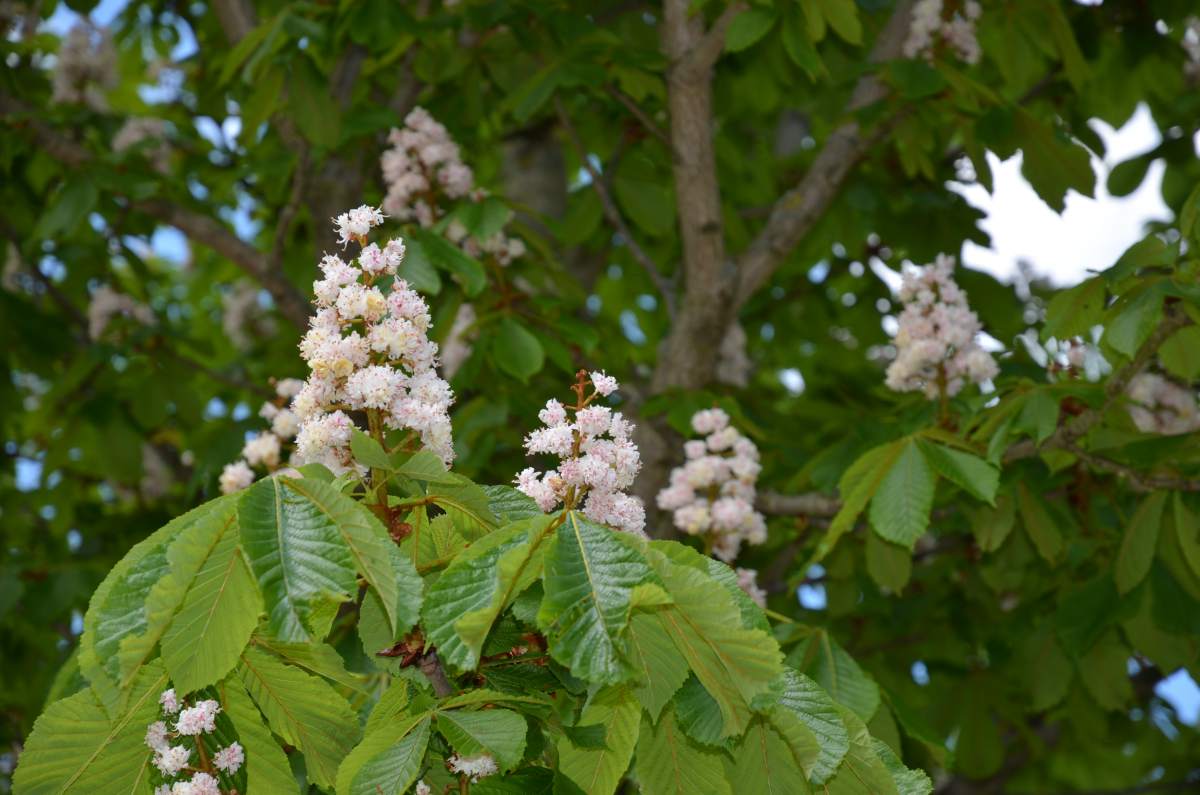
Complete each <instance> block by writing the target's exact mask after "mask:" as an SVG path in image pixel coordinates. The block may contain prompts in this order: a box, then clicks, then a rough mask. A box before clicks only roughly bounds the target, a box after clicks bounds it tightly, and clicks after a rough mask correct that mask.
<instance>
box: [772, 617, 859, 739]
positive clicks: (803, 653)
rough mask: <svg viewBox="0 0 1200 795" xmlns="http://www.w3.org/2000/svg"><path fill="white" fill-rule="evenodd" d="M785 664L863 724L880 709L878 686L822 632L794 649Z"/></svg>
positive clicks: (839, 646) (837, 644)
mask: <svg viewBox="0 0 1200 795" xmlns="http://www.w3.org/2000/svg"><path fill="white" fill-rule="evenodd" d="M788 664H789V665H791V666H793V667H794V668H795V669H796V670H797V671H800V672H802V673H805V674H808V675H809V676H811V677H812V678H813V679H814V680H816V682H817V684H819V685H820V686H821V687H822V688H824V689H825V691H826V692H827V693H828V694H829V695H830V696H832V697H833V699H834V701H836V702H838V703H839V704H841V705H843V706H846V707H849V708H850V709H851V710H852V711H853V712H854V713H855V714H857V715H858V716H859V718H861V719H862V720H864V721H866V720H870V719H871V717H872V716H874V714H875V710H877V709H879V685H877V684H875V682H874V680H872V679H871V678H870V677H869V676H868V675H867V674H866V673H864V672H863V670H862V668H860V667H859V666H858V663H856V662H855V661H854V658H853V657H851V656H850V655H849V654H848V653H847V652H846V650H845V649H843V648H842V647H841V645H840V644H839V643H838V642H837V641H836V640H834V639H833V638H832V637H831V636H830V635H829V633H828V632H826V631H825V630H823V629H818V630H815V631H813V633H812V634H811V635H810V636H809V637H808V639H807V640H805V641H804V642H803V643H801V644H800V645H799V646H797V647H796V648H795V649H793V650H792V652H791V653H790V654H789V655H788Z"/></svg>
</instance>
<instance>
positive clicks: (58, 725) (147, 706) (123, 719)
mask: <svg viewBox="0 0 1200 795" xmlns="http://www.w3.org/2000/svg"><path fill="white" fill-rule="evenodd" d="M166 685H167V675H166V673H165V672H164V671H163V669H162V666H161V665H158V664H157V663H151V664H150V665H147V666H145V667H144V668H142V669H141V670H140V671H139V673H138V675H137V677H136V678H135V679H134V681H133V683H132V685H131V687H130V693H129V699H128V706H127V707H126V709H125V710H123V711H122V712H121V713H119V717H116V718H112V719H110V718H109V715H108V713H107V712H106V711H105V709H104V705H103V704H102V703H101V701H100V699H99V697H98V696H97V695H96V693H95V691H93V690H92V689H90V688H89V689H86V690H81V691H79V692H78V693H76V694H75V695H73V696H69V697H67V698H64V699H63V700H62V701H56V702H54V703H53V704H51V705H50V706H49V707H48V708H47V709H46V711H45V712H44V713H42V715H41V716H40V717H39V718H38V719H37V721H36V722H35V723H34V724H33V733H32V734H30V735H29V738H28V739H27V740H26V741H25V748H24V750H23V751H22V752H21V756H20V761H19V762H18V764H17V769H16V772H15V774H14V776H13V786H14V791H15V792H19V793H21V794H22V795H51V794H52V793H53V794H54V795H57V793H84V792H86V793H88V794H89V795H126V794H127V793H149V792H150V783H149V780H150V770H151V766H150V749H148V748H147V747H146V743H145V736H146V726H147V725H148V724H150V723H151V722H153V721H154V720H155V719H156V717H157V716H158V713H159V707H158V695H159V693H161V692H162V690H163V688H165V687H166Z"/></svg>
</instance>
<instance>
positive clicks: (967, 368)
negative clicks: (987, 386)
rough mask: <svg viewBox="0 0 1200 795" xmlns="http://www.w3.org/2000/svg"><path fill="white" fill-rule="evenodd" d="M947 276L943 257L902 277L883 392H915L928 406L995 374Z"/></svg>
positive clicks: (975, 323)
mask: <svg viewBox="0 0 1200 795" xmlns="http://www.w3.org/2000/svg"><path fill="white" fill-rule="evenodd" d="M953 274H954V258H953V257H950V256H947V255H945V254H939V255H938V257H937V259H936V261H935V262H934V263H933V264H932V265H928V266H926V267H924V268H915V269H909V270H908V271H906V272H905V274H904V281H903V282H902V283H901V285H900V300H901V301H903V302H904V311H902V312H901V313H900V318H899V329H898V330H897V332H896V338H895V340H894V342H895V345H896V358H895V360H894V361H893V362H892V363H891V365H889V366H888V369H887V386H888V388H889V389H892V390H895V391H897V392H914V391H920V392H923V393H924V394H925V396H926V397H928V398H929V399H931V400H934V399H937V398H938V397H940V396H942V395H943V394H944V395H945V396H947V397H953V396H954V395H957V394H958V393H959V392H960V391H961V390H962V388H963V387H964V386H965V385H966V384H967V383H968V382H970V383H975V384H983V383H984V382H987V381H990V380H991V379H992V378H994V377H995V376H996V374H997V373H998V372H999V370H998V369H997V367H996V362H995V360H993V359H992V356H991V354H989V353H988V352H987V351H985V350H983V348H981V347H980V346H979V342H978V336H979V333H980V331H981V330H982V326H981V325H980V323H979V318H978V316H976V314H975V313H974V312H972V311H971V309H970V307H969V306H968V305H967V294H966V293H965V292H963V291H962V289H960V288H959V286H958V285H957V284H956V283H955V282H954V278H953Z"/></svg>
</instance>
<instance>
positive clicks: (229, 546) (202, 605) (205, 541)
mask: <svg viewBox="0 0 1200 795" xmlns="http://www.w3.org/2000/svg"><path fill="white" fill-rule="evenodd" d="M235 518H236V517H235V516H231V517H230V520H229V521H224V522H219V523H210V524H206V525H201V526H198V527H203V529H204V530H205V532H203V533H195V532H191V531H190V530H189V531H188V532H185V533H183V534H181V535H180V537H179V539H178V540H177V541H176V542H175V543H174V544H172V545H171V549H170V551H169V552H168V553H167V556H168V558H170V559H171V561H172V566H171V574H170V579H172V580H175V582H176V584H177V586H178V587H182V588H183V589H185V596H184V598H183V602H182V604H181V605H180V607H179V611H178V613H176V614H175V616H174V618H173V619H172V620H171V625H170V626H169V627H168V628H167V630H166V632H165V633H164V634H163V637H162V641H161V643H162V660H163V663H164V664H165V665H166V667H167V672H168V673H169V674H170V675H171V683H172V684H173V685H174V686H175V689H176V690H178V691H179V692H180V693H190V692H192V691H194V690H198V689H200V688H202V687H206V686H208V685H211V684H215V683H216V682H218V681H219V680H221V679H222V678H223V677H224V676H225V675H226V674H227V673H229V672H230V671H232V670H233V668H234V666H235V665H237V662H238V655H239V654H240V653H241V651H242V649H244V648H245V647H246V642H247V641H248V640H249V639H250V633H252V632H253V631H254V627H255V626H256V625H257V624H258V616H259V613H261V612H262V599H261V598H260V597H259V594H258V587H257V586H256V585H255V582H254V578H253V577H252V576H251V575H250V570H249V569H248V568H247V566H246V562H245V560H244V559H243V558H242V555H241V552H240V550H239V548H238V542H239V541H240V536H239V534H238V527H237V522H236V521H234V519H235ZM196 560H198V561H200V565H199V568H197V569H196V570H195V572H194V574H193V575H192V576H191V577H190V578H189V580H190V581H182V582H181V575H186V574H187V573H188V572H190V571H191V566H190V565H189V564H190V563H191V562H192V561H196Z"/></svg>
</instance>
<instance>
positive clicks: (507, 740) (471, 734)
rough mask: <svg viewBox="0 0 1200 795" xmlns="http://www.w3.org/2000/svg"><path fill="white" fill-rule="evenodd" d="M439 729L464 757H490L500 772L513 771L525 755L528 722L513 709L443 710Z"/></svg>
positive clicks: (439, 713)
mask: <svg viewBox="0 0 1200 795" xmlns="http://www.w3.org/2000/svg"><path fill="white" fill-rule="evenodd" d="M437 728H438V731H439V732H440V733H441V735H442V736H443V737H445V738H446V740H447V741H448V742H449V743H450V745H451V746H452V747H453V748H454V750H455V751H457V752H458V753H459V755H461V756H478V755H479V754H490V755H491V756H492V757H493V758H494V759H495V760H496V764H497V765H498V766H499V767H500V769H501V770H511V769H512V768H514V767H516V766H517V765H518V764H520V762H521V755H522V754H524V753H525V733H526V731H528V727H527V726H526V724H525V718H524V717H522V716H521V715H520V714H518V713H516V712H513V711H512V710H510V709H482V710H478V711H469V710H458V709H456V710H442V711H439V712H438V713H437Z"/></svg>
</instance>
